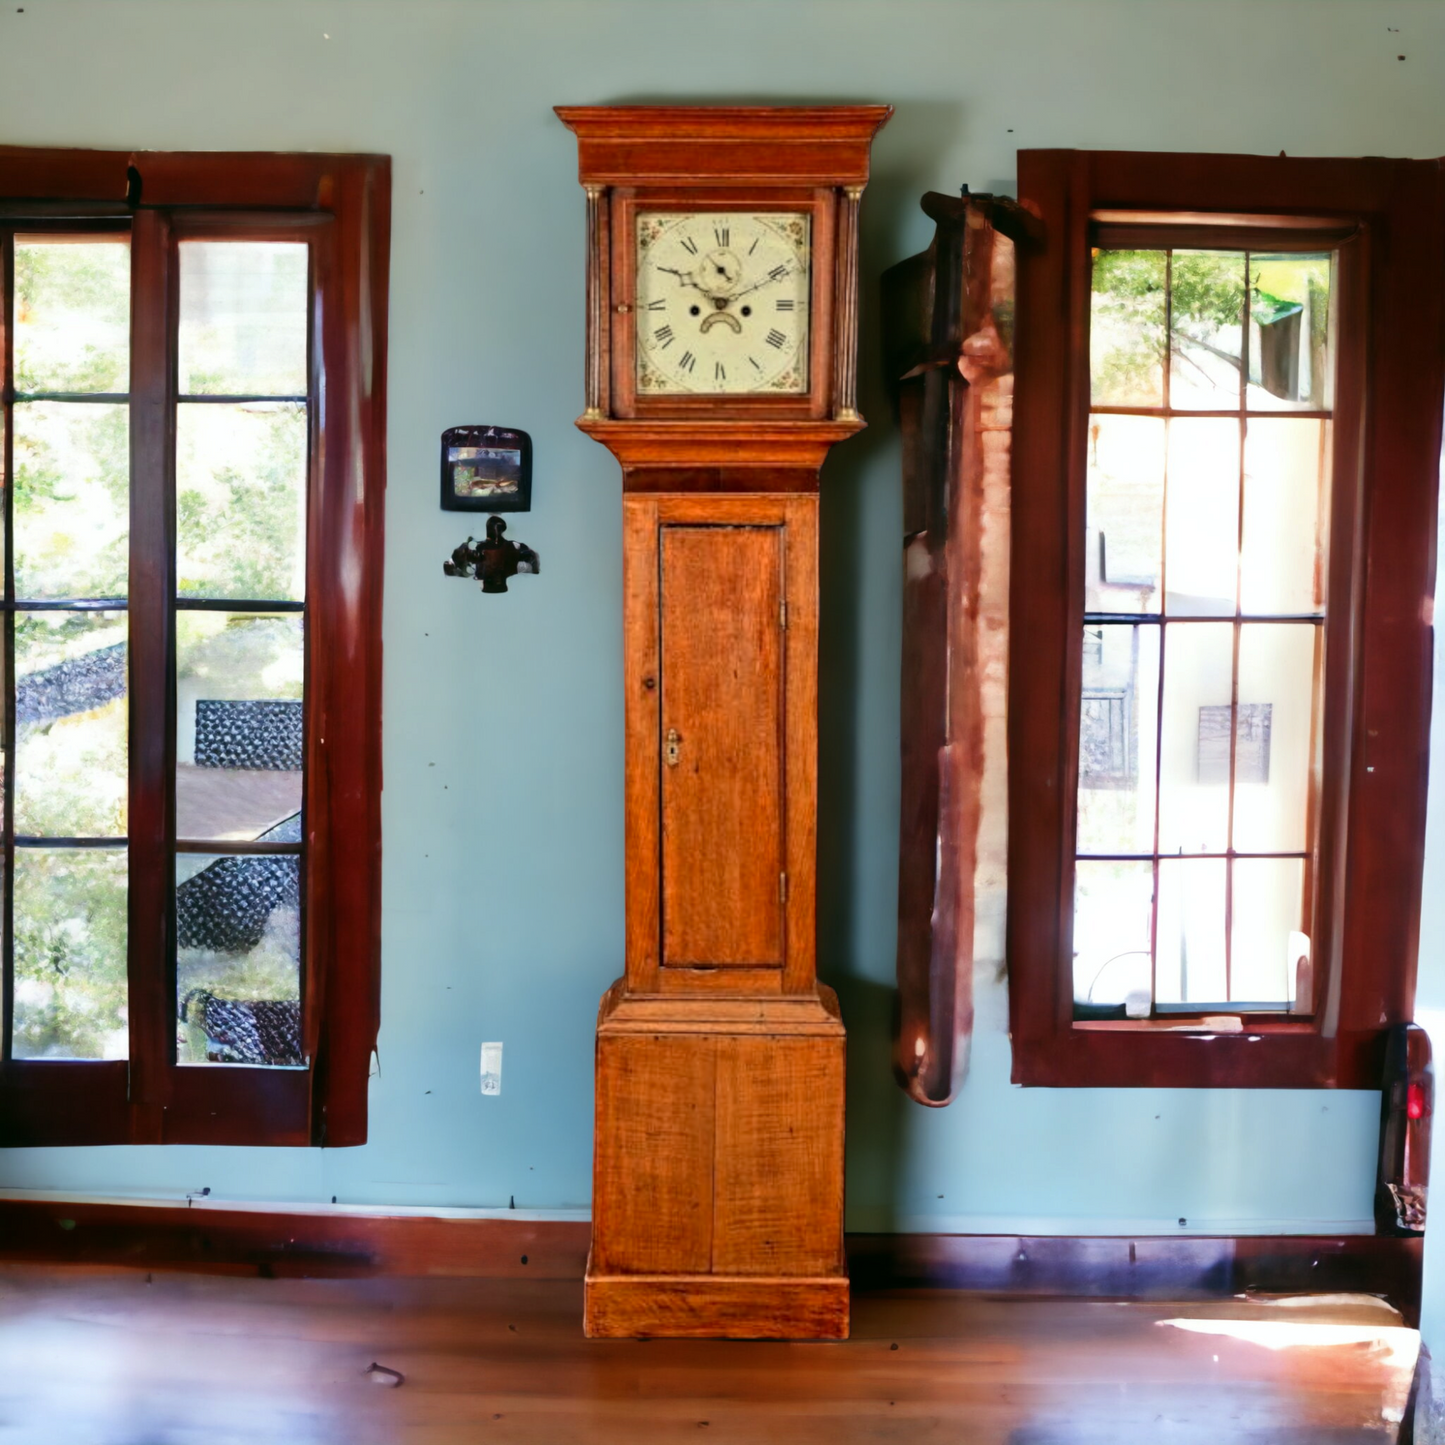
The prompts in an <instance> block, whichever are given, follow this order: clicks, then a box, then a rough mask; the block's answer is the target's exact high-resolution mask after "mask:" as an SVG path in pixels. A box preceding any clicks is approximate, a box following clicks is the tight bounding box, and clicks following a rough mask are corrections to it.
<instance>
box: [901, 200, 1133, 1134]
mask: <svg viewBox="0 0 1445 1445" xmlns="http://www.w3.org/2000/svg"><path fill="white" fill-rule="evenodd" d="M921 204H922V207H923V210H924V212H925V213H926V214H927V215H928V216H929V217H931V218H932V219H933V221H934V222H935V223H936V225H937V230H936V232H935V234H934V239H933V244H932V245H931V246H930V247H929V248H928V250H927V251H926V252H924V253H922V254H920V255H917V256H913V257H911V258H910V259H909V260H907V261H903V262H900V263H899V264H898V265H897V266H894V267H893V268H892V269H891V270H889V271H888V272H887V273H886V274H885V275H884V277H883V314H884V366H885V368H886V371H887V375H888V377H889V380H890V382H891V384H892V386H893V389H894V396H895V399H896V402H897V405H898V409H899V413H900V421H901V423H902V428H903V438H904V441H903V458H904V461H903V531H904V539H903V546H904V584H903V589H904V590H903V668H902V750H903V778H902V783H903V798H902V804H903V806H902V815H901V820H900V836H899V858H898V874H899V876H898V890H899V891H898V995H899V1006H898V1012H897V1017H896V1032H895V1036H894V1054H893V1069H894V1074H895V1075H896V1077H897V1079H898V1082H899V1083H900V1085H902V1087H903V1088H905V1089H906V1090H907V1091H908V1093H909V1095H910V1096H911V1097H912V1098H914V1099H915V1100H917V1101H918V1102H919V1103H920V1104H932V1105H941V1104H946V1103H948V1102H949V1100H950V1099H952V1098H953V1095H954V1093H955V1091H956V1090H957V1089H958V1087H959V1085H960V1084H961V1083H962V1082H963V1078H964V1076H965V1074H966V1073H967V1072H968V1054H969V1044H970V1040H971V1038H972V1034H973V932H974V906H975V900H974V886H975V879H976V877H977V876H979V874H980V871H981V868H980V865H981V861H984V862H986V860H982V859H981V842H982V847H983V849H985V850H986V849H987V847H988V844H987V841H986V840H981V837H980V824H981V822H982V820H983V809H984V797H983V780H984V763H985V754H986V751H988V750H989V748H992V747H997V748H1000V749H1001V747H1002V742H1003V740H1002V738H1001V737H995V738H994V739H993V740H992V742H990V743H988V744H987V746H986V727H987V722H988V718H989V717H990V716H991V715H992V716H995V717H997V716H999V715H1001V708H1000V707H999V706H998V705H997V700H996V703H995V705H993V706H990V705H989V703H988V702H987V701H986V698H985V690H986V688H987V687H988V681H987V679H988V677H989V676H990V673H991V671H992V673H993V674H994V675H997V673H998V672H999V669H1000V667H1001V659H1000V658H999V657H998V656H995V655H994V651H992V650H996V649H997V648H998V647H999V646H1000V639H1001V638H1002V637H1003V636H1004V627H1005V624H1006V616H1003V615H1000V614H1001V611H1002V608H1003V607H1004V604H1005V601H1006V598H1005V597H1004V584H1003V582H1002V575H1003V574H1002V570H1001V564H1002V563H1003V561H1004V560H1005V558H1004V554H1003V551H1002V549H1003V548H1004V547H1005V546H1006V545H1007V544H1006V538H1007V512H1008V467H1009V443H1010V430H1009V427H1010V402H1011V396H1012V383H1013V375H1012V373H1013V356H1012V322H1013V252H1014V242H1015V241H1022V240H1023V239H1025V238H1026V237H1027V236H1028V234H1029V230H1030V225H1031V222H1030V218H1029V217H1028V216H1027V215H1026V214H1025V213H1024V212H1023V211H1022V210H1021V209H1020V208H1019V207H1018V206H1017V205H1016V204H1015V203H1014V202H1013V201H1010V200H1008V199H1006V198H1004V197H993V196H982V195H979V196H964V197H962V198H960V197H956V196H945V195H941V194H939V193H937V192H929V194H927V195H926V196H924V197H923V200H922V202H921ZM991 649H992V650H991ZM996 766H997V764H996ZM1120 766H1121V767H1124V766H1125V764H1124V763H1123V762H1121V763H1120ZM995 831H996V832H997V831H998V830H997V829H995ZM1000 846H1001V845H1000V844H999V843H997V842H996V843H995V844H994V850H995V851H999V848H1000ZM999 861H1000V862H1001V859H1000V860H999ZM983 871H987V869H986V868H985V869H984V870H983ZM995 871H997V870H995Z"/></svg>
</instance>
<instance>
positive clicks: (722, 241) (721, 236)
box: [712, 226, 732, 246]
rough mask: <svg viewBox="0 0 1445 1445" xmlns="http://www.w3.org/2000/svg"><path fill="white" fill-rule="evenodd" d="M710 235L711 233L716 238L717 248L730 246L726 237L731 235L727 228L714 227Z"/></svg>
mask: <svg viewBox="0 0 1445 1445" xmlns="http://www.w3.org/2000/svg"><path fill="white" fill-rule="evenodd" d="M712 233H713V235H714V236H715V237H716V238H717V243H718V245H719V246H727V245H730V244H731V242H730V241H729V239H728V237H729V236H730V235H731V234H732V233H731V232H730V231H729V229H728V227H726V226H714V227H713V228H712Z"/></svg>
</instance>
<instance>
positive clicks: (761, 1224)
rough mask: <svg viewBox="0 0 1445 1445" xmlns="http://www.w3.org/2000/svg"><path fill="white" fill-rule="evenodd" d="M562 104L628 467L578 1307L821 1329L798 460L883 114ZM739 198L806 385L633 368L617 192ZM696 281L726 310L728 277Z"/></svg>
mask: <svg viewBox="0 0 1445 1445" xmlns="http://www.w3.org/2000/svg"><path fill="white" fill-rule="evenodd" d="M558 114H559V115H560V116H561V118H562V120H563V121H564V122H565V123H566V124H567V125H568V126H569V128H571V129H572V130H573V131H574V132H575V133H576V134H577V137H578V142H579V153H580V173H581V180H582V184H583V186H584V188H585V190H586V193H587V202H588V233H589V234H588V277H587V280H588V307H587V310H588V317H587V320H588V325H587V372H586V377H587V409H586V411H585V412H584V414H583V416H582V417H581V418H580V419H579V421H578V425H579V426H580V427H581V428H582V429H583V430H584V431H586V432H587V433H588V434H589V435H591V436H593V437H595V438H596V439H597V440H599V441H601V442H603V443H604V444H605V445H606V446H607V447H608V448H609V449H610V450H611V451H612V452H613V453H614V455H615V456H616V457H617V458H618V460H619V462H620V463H621V465H622V473H623V503H622V505H623V545H624V559H623V590H624V602H623V608H624V639H625V654H626V655H625V664H624V665H625V690H626V692H625V695H626V763H625V766H626V856H627V875H626V876H627V885H626V886H627V924H626V970H625V973H624V975H623V977H622V978H620V979H618V981H617V982H616V983H615V984H614V985H613V986H612V988H611V989H610V990H609V991H608V993H607V994H606V996H605V997H604V999H603V1001H602V1008H601V1013H600V1016H599V1020H598V1030H597V1116H596V1139H595V1144H594V1165H593V1201H592V1218H593V1225H592V1252H591V1257H590V1260H589V1263H588V1271H587V1288H586V1321H585V1322H586V1328H587V1332H588V1334H590V1335H594V1336H617V1335H623V1336H627V1335H694V1336H771V1337H778V1338H839V1337H843V1336H845V1335H846V1334H847V1330H848V1280H847V1274H846V1270H845V1267H844V1259H843V1085H844V1042H845V1040H844V1033H843V1026H842V1022H841V1020H840V1018H839V1016H838V1007H837V1001H836V999H835V998H834V996H833V993H832V991H831V990H830V989H828V988H826V987H824V986H821V985H820V984H819V983H818V981H817V973H816V946H815V916H816V904H815V888H816V884H815V866H814V859H815V851H816V803H817V788H816V749H817V625H818V578H817V547H818V469H819V467H820V466H821V464H822V462H823V460H824V458H825V456H826V455H827V452H828V449H829V447H830V446H832V445H833V444H834V443H835V442H838V441H841V440H843V439H844V438H846V437H848V436H850V435H852V434H853V433H854V432H856V431H857V430H859V429H860V428H861V427H862V425H863V422H862V419H861V418H860V417H859V416H858V413H857V411H856V409H855V404H854V357H855V355H856V331H857V210H858V201H859V197H860V195H861V193H862V190H863V186H864V183H865V182H866V180H867V176H868V156H869V147H870V144H871V141H872V137H873V134H874V132H875V131H876V130H877V129H878V127H879V126H880V125H882V123H883V122H884V120H886V118H887V116H888V114H889V111H888V108H887V107H884V106H845V107H823V108H803V109H752V108H746V109H744V108H737V109H733V108H694V107H686V108H679V107H643V106H638V107H577V108H559V110H558ZM750 208H755V209H756V210H757V212H758V213H759V214H769V215H772V214H775V213H778V212H783V213H787V212H790V211H791V212H793V213H794V214H799V215H805V216H806V225H807V233H808V234H809V236H810V237H811V240H812V248H811V253H810V267H811V270H810V278H809V279H810V284H809V290H808V302H809V306H810V310H811V315H810V318H809V320H810V326H809V330H808V339H807V349H806V373H805V374H806V378H807V381H806V389H805V390H802V391H799V390H798V389H797V387H796V386H795V387H794V390H793V392H792V394H788V395H769V394H738V393H736V392H732V393H728V394H708V393H707V392H706V391H699V392H695V393H679V394H675V395H669V396H654V395H643V394H639V389H638V387H637V385H636V378H637V375H638V370H637V366H638V363H637V355H636V351H635V345H636V322H635V313H634V310H633V308H634V304H635V300H636V296H637V285H636V274H635V266H636V245H635V235H636V232H635V227H636V225H637V217H638V216H639V215H640V214H643V213H654V214H655V213H658V212H664V213H665V212H668V211H674V212H696V213H706V212H708V211H714V212H731V213H740V212H743V213H745V212H748V211H749V209H750ZM734 259H735V258H732V259H730V258H726V257H725V258H722V259H721V261H720V265H721V267H722V268H723V270H724V271H725V272H727V273H729V277H730V279H729V281H728V282H725V284H732V285H733V286H734V289H735V290H736V291H737V296H738V297H741V296H742V295H743V292H742V290H741V289H738V288H740V287H742V286H744V285H748V286H751V287H753V288H754V289H755V290H756V289H757V288H761V287H763V286H765V285H766V282H765V281H751V280H749V278H747V277H746V276H744V277H743V278H742V279H741V280H732V279H731V273H732V272H733V270H734V266H733V260H734ZM738 264H739V265H743V264H745V263H742V262H739V263H738ZM697 304H698V307H699V310H700V311H703V312H706V310H707V309H708V307H709V306H714V307H716V309H718V310H719V311H721V310H728V311H730V312H731V313H732V314H734V315H735V316H739V317H741V316H742V315H743V313H742V311H741V308H740V306H738V305H735V304H734V298H731V297H729V296H728V295H723V294H718V295H712V294H708V293H704V292H700V293H699V295H698V297H697ZM694 314H696V313H694Z"/></svg>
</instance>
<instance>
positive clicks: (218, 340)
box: [180, 241, 308, 396]
mask: <svg viewBox="0 0 1445 1445" xmlns="http://www.w3.org/2000/svg"><path fill="white" fill-rule="evenodd" d="M307 251H308V248H307V246H306V244H305V243H304V242H293V241H283V242H274V241H183V242H182V243H181V246H180V253H181V319H180V390H181V395H182V396H202V395H210V396H304V395H305V394H306V390H307V385H306V320H307Z"/></svg>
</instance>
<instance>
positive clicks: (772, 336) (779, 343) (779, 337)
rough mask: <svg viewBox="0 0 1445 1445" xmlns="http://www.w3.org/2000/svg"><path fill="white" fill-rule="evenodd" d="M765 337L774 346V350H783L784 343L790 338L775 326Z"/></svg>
mask: <svg viewBox="0 0 1445 1445" xmlns="http://www.w3.org/2000/svg"><path fill="white" fill-rule="evenodd" d="M764 339H765V340H766V341H767V343H768V345H769V346H771V347H773V348H774V350H777V351H781V350H782V349H783V343H784V342H785V341H786V340H787V339H788V338H787V337H786V336H785V335H784V334H783V333H782V332H781V331H779V330H778V329H777V327H776V326H775V327H774V328H773V329H772V330H771V331H770V332H768V334H767V336H766V337H765V338H764Z"/></svg>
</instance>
